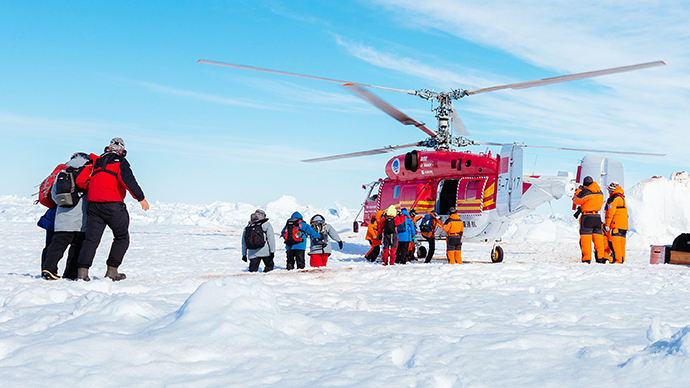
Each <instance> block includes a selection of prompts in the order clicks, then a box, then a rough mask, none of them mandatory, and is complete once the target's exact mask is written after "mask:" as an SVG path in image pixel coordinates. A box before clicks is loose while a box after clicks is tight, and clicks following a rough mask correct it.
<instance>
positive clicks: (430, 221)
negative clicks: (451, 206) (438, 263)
mask: <svg viewBox="0 0 690 388" xmlns="http://www.w3.org/2000/svg"><path fill="white" fill-rule="evenodd" d="M419 219H421V220H422V221H421V222H420V223H419V231H420V232H421V234H422V237H423V238H424V239H425V240H426V242H427V243H429V250H428V251H427V253H426V259H425V260H424V262H425V263H431V259H433V258H434V251H435V250H436V228H437V227H441V228H443V223H442V222H441V221H439V219H438V213H436V212H435V211H433V210H432V211H431V212H429V213H428V214H425V215H424V216H419Z"/></svg>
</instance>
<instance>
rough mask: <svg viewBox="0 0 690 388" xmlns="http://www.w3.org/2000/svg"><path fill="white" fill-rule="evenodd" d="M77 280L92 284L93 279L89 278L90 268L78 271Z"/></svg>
mask: <svg viewBox="0 0 690 388" xmlns="http://www.w3.org/2000/svg"><path fill="white" fill-rule="evenodd" d="M77 280H83V281H85V282H90V281H91V278H90V277H89V269H88V268H79V269H77Z"/></svg>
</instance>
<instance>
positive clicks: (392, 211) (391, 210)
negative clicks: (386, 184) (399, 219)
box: [386, 205, 398, 217]
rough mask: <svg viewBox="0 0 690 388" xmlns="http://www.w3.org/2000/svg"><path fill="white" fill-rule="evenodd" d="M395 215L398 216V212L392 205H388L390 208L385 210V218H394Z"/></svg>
mask: <svg viewBox="0 0 690 388" xmlns="http://www.w3.org/2000/svg"><path fill="white" fill-rule="evenodd" d="M397 214H398V212H396V211H395V206H394V205H390V206H388V209H386V215H387V216H391V217H395V216H396V215H397Z"/></svg>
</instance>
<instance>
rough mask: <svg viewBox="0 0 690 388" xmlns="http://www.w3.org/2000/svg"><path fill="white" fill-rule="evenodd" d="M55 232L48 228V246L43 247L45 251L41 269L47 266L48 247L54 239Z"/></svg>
mask: <svg viewBox="0 0 690 388" xmlns="http://www.w3.org/2000/svg"><path fill="white" fill-rule="evenodd" d="M54 233H55V232H53V231H52V230H47V229H46V246H45V248H43V251H41V270H43V269H44V268H45V264H46V255H48V247H49V246H50V243H51V241H53V234H54Z"/></svg>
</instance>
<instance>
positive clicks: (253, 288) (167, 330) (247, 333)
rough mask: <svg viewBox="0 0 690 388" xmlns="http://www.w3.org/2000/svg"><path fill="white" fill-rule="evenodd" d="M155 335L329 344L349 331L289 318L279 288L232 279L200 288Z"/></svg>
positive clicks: (246, 342) (244, 342)
mask: <svg viewBox="0 0 690 388" xmlns="http://www.w3.org/2000/svg"><path fill="white" fill-rule="evenodd" d="M156 326H161V327H159V328H156V329H155V330H154V332H152V334H153V333H155V332H158V333H161V334H171V335H179V334H181V333H184V334H185V335H186V336H187V337H202V338H208V339H214V338H217V339H219V340H222V341H226V342H227V341H229V342H232V343H235V344H238V345H246V346H251V345H252V344H254V343H256V341H259V340H262V341H263V340H265V339H271V338H273V339H276V340H278V339H280V340H285V339H296V340H298V341H301V342H303V343H317V344H324V343H327V342H331V341H334V340H336V339H337V338H339V337H340V336H341V334H343V331H342V330H341V329H340V328H339V327H338V326H337V325H335V324H332V323H329V322H321V321H318V320H316V319H313V318H309V317H306V316H303V315H300V314H283V313H281V310H280V306H279V305H278V301H277V299H276V295H275V293H274V292H273V289H272V288H271V287H269V286H268V285H266V284H265V283H263V282H262V281H260V280H258V279H255V278H238V277H226V278H223V279H213V280H210V281H207V282H205V283H203V284H201V285H200V286H199V288H197V290H196V291H195V292H194V293H192V295H190V296H189V298H187V300H186V301H185V302H184V304H183V305H182V307H180V309H179V310H177V311H176V312H175V313H174V314H172V315H170V316H168V317H166V318H164V319H163V320H162V322H161V323H160V324H159V325H156Z"/></svg>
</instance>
